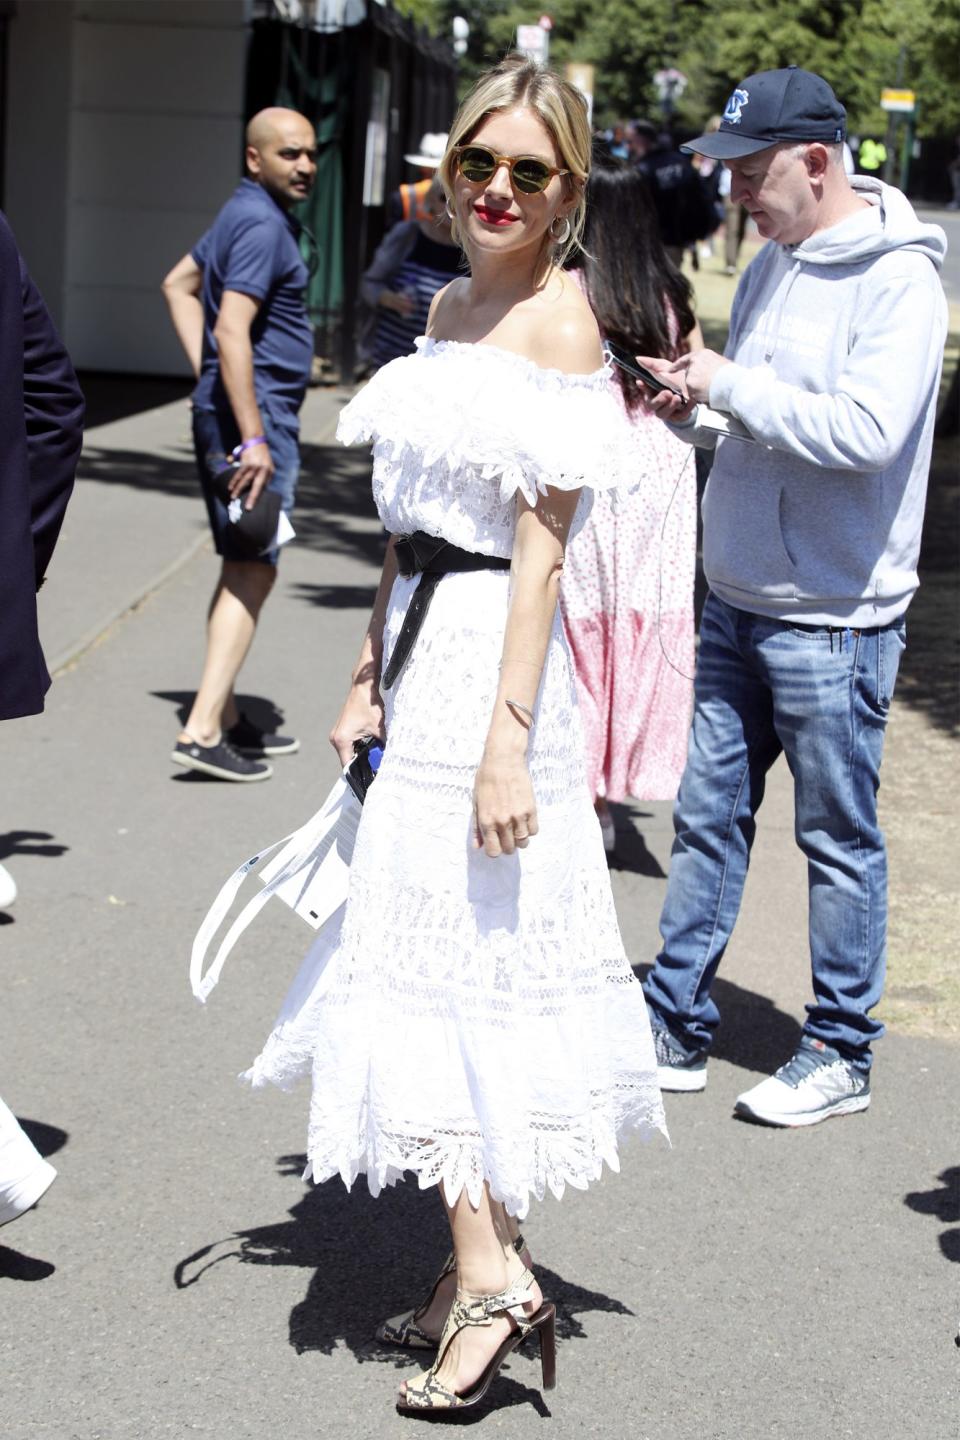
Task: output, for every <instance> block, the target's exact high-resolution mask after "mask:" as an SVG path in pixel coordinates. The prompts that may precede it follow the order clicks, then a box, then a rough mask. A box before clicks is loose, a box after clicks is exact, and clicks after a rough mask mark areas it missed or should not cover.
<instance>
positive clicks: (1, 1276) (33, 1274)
mask: <svg viewBox="0 0 960 1440" xmlns="http://www.w3.org/2000/svg"><path fill="white" fill-rule="evenodd" d="M56 1268H57V1267H56V1265H53V1264H51V1262H50V1261H49V1260H38V1259H37V1258H36V1257H35V1256H33V1255H24V1254H22V1253H21V1252H20V1251H19V1250H11V1249H10V1248H9V1247H8V1246H6V1245H0V1280H46V1278H47V1276H48V1275H52V1274H53V1273H54V1272H55V1270H56Z"/></svg>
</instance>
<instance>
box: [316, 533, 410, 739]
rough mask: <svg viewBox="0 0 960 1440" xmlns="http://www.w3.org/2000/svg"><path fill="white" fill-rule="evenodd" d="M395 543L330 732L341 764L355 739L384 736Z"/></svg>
mask: <svg viewBox="0 0 960 1440" xmlns="http://www.w3.org/2000/svg"><path fill="white" fill-rule="evenodd" d="M393 542H394V537H393V536H392V535H391V536H390V540H389V543H388V545H387V553H386V555H385V557H384V561H383V572H382V574H381V576H380V584H379V585H378V587H377V596H376V599H375V600H374V602H373V610H372V612H371V615H370V623H369V624H368V626H367V631H366V634H365V635H364V637H363V644H362V645H361V647H360V654H359V656H358V657H357V663H356V664H355V665H354V667H353V674H352V676H351V679H350V689H349V690H348V691H347V698H346V700H345V701H344V705H343V709H342V710H341V711H340V716H339V718H338V720H337V723H336V724H335V725H334V727H333V729H332V730H331V731H330V744H331V745H332V746H333V748H334V750H336V752H337V754H338V755H339V757H340V764H341V765H346V764H348V763H349V761H351V760H352V759H353V742H354V740H360V739H362V737H363V736H364V735H379V736H380V737H381V739H382V738H383V697H382V695H381V694H380V667H381V663H382V660H383V625H384V620H385V619H386V614H387V601H388V600H389V599H390V591H391V590H392V589H393V582H394V580H395V579H396V578H397V561H396V556H395V555H394V552H393Z"/></svg>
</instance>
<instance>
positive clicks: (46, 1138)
mask: <svg viewBox="0 0 960 1440" xmlns="http://www.w3.org/2000/svg"><path fill="white" fill-rule="evenodd" d="M17 1120H18V1121H19V1124H20V1128H21V1130H23V1131H24V1133H25V1135H26V1137H27V1139H28V1140H29V1141H30V1143H31V1144H32V1145H33V1146H34V1147H35V1148H36V1149H37V1150H39V1151H40V1154H41V1155H42V1156H43V1158H44V1160H46V1159H48V1157H49V1156H51V1155H55V1154H56V1153H57V1151H58V1150H62V1149H63V1147H64V1145H66V1143H67V1141H68V1140H69V1138H70V1137H69V1135H68V1134H67V1132H66V1130H61V1129H60V1127H59V1125H48V1124H47V1123H46V1121H44V1120H24V1118H23V1116H22V1115H18V1116H17Z"/></svg>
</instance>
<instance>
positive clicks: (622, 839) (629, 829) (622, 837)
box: [607, 801, 666, 880]
mask: <svg viewBox="0 0 960 1440" xmlns="http://www.w3.org/2000/svg"><path fill="white" fill-rule="evenodd" d="M610 813H611V814H612V816H613V818H614V822H615V824H616V827H617V843H616V846H615V848H614V849H613V850H611V851H610V852H608V854H607V865H608V866H609V867H610V869H611V870H628V871H630V873H631V874H633V875H649V876H650V878H651V879H653V880H665V879H666V871H665V870H664V869H663V867H662V866H661V864H660V861H659V860H658V859H657V857H656V856H655V855H652V854H651V853H650V851H649V850H648V849H647V842H646V840H644V838H643V835H642V834H641V832H640V830H639V829H638V828H637V824H636V822H637V821H638V820H649V819H650V811H649V810H639V809H638V808H637V806H636V805H634V804H633V803H631V802H629V801H628V802H627V803H626V804H623V805H621V804H617V803H616V802H611V804H610ZM625 821H626V822H628V823H624V822H625Z"/></svg>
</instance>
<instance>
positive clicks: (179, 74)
mask: <svg viewBox="0 0 960 1440" xmlns="http://www.w3.org/2000/svg"><path fill="white" fill-rule="evenodd" d="M34 9H36V10H37V11H43V12H46V15H45V16H44V22H43V24H39V23H38V18H37V17H36V16H35V15H34V14H33V13H32V12H33V10H34ZM249 9H250V6H249V0H72V3H71V0H53V3H43V4H41V5H36V6H35V7H34V6H29V5H28V6H21V7H20V13H19V14H18V16H17V17H16V18H15V19H14V20H13V21H12V22H11V25H10V41H11V44H10V73H11V77H13V76H14V75H17V83H18V89H19V92H20V93H19V96H18V97H17V100H19V102H21V103H22V104H24V105H25V106H26V108H25V109H24V110H20V109H16V108H14V107H15V104H16V103H17V102H16V100H15V97H14V93H13V87H12V86H11V93H10V101H11V104H10V107H9V109H8V145H7V206H8V213H9V215H10V219H11V223H12V224H13V225H14V229H15V230H16V231H17V234H18V238H19V239H20V243H21V248H22V249H23V251H24V254H25V255H26V258H27V262H28V264H29V265H30V267H31V270H32V271H33V272H34V273H35V275H36V278H37V281H38V283H39V284H40V286H41V289H43V290H44V293H45V295H46V296H47V299H48V303H49V304H50V305H51V309H52V310H53V311H54V312H55V313H56V316H57V319H58V321H59V323H60V325H61V329H62V333H63V336H64V339H65V341H66V343H67V347H68V349H69V351H70V354H71V355H72V357H73V360H74V363H75V364H76V365H77V366H78V367H80V368H83V369H93V370H124V371H128V372H131V373H139V374H186V373H188V367H187V364H186V361H185V358H184V357H183V354H182V351H181V350H180V347H179V345H178V343H177V340H176V337H175V336H174V334H173V331H172V329H171V327H170V323H169V320H168V317H167V311H166V306H165V304H164V302H163V299H162V296H161V294H160V288H159V287H160V281H161V280H162V278H163V276H164V275H165V274H166V272H167V270H168V269H169V268H170V267H171V265H173V264H174V263H175V262H176V261H177V260H179V259H180V257H181V256H182V255H183V254H185V253H186V251H187V250H189V249H190V247H191V245H192V244H193V243H194V241H195V240H197V239H198V238H199V236H200V235H201V234H202V233H203V231H204V230H205V229H206V228H207V226H208V225H209V224H210V221H211V220H212V218H213V216H214V215H215V214H216V212H217V210H218V208H219V207H220V205H221V204H222V203H223V201H224V200H225V199H226V198H227V197H228V196H229V194H230V193H231V191H232V190H233V188H234V186H235V185H236V183H237V180H238V178H239V176H240V174H241V167H242V122H243V84H244V68H245V62H246V43H247V27H248V21H249ZM51 11H53V12H56V20H57V26H56V37H55V38H56V46H55V60H54V64H55V69H56V74H57V76H58V81H59V82H60V84H62V90H58V92H57V94H56V104H55V107H54V108H55V111H56V115H55V119H54V120H53V121H52V122H50V123H51V126H52V127H53V128H55V129H57V130H58V131H59V133H60V138H61V144H60V147H59V152H58V153H59V154H60V157H61V158H60V173H59V174H58V176H57V178H56V182H55V183H54V184H53V185H52V186H51V187H49V193H47V187H46V186H44V187H43V191H42V192H41V198H40V204H39V205H38V204H37V198H36V197H37V186H36V177H35V175H34V177H33V180H32V182H31V175H30V170H31V168H33V167H35V164H36V160H35V157H34V156H33V153H32V152H33V151H34V150H35V149H36V142H35V141H33V142H31V140H30V138H29V137H30V135H31V133H32V127H33V126H34V124H35V122H36V117H37V116H38V115H39V114H40V113H41V111H42V110H43V108H44V107H45V106H46V105H47V104H48V103H49V97H50V87H49V77H50V74H51V52H50V45H49V40H50V28H49V20H50V12H51ZM38 42H40V43H38ZM31 72H32V75H33V77H34V82H35V83H34V84H33V85H31V83H30V78H31ZM41 210H42V211H43V212H46V213H45V214H44V216H43V219H42V220H41V216H40V213H39V212H40V211H41ZM48 224H49V226H50V228H51V229H52V232H53V233H52V235H50V234H47V230H48ZM41 231H43V232H44V234H45V235H46V236H47V238H45V239H44V238H43V237H42V235H41V233H40V232H41ZM32 251H35V252H36V254H34V253H32ZM58 265H59V273H58ZM45 279H46V280H47V283H46V284H45ZM51 285H52V288H51Z"/></svg>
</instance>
